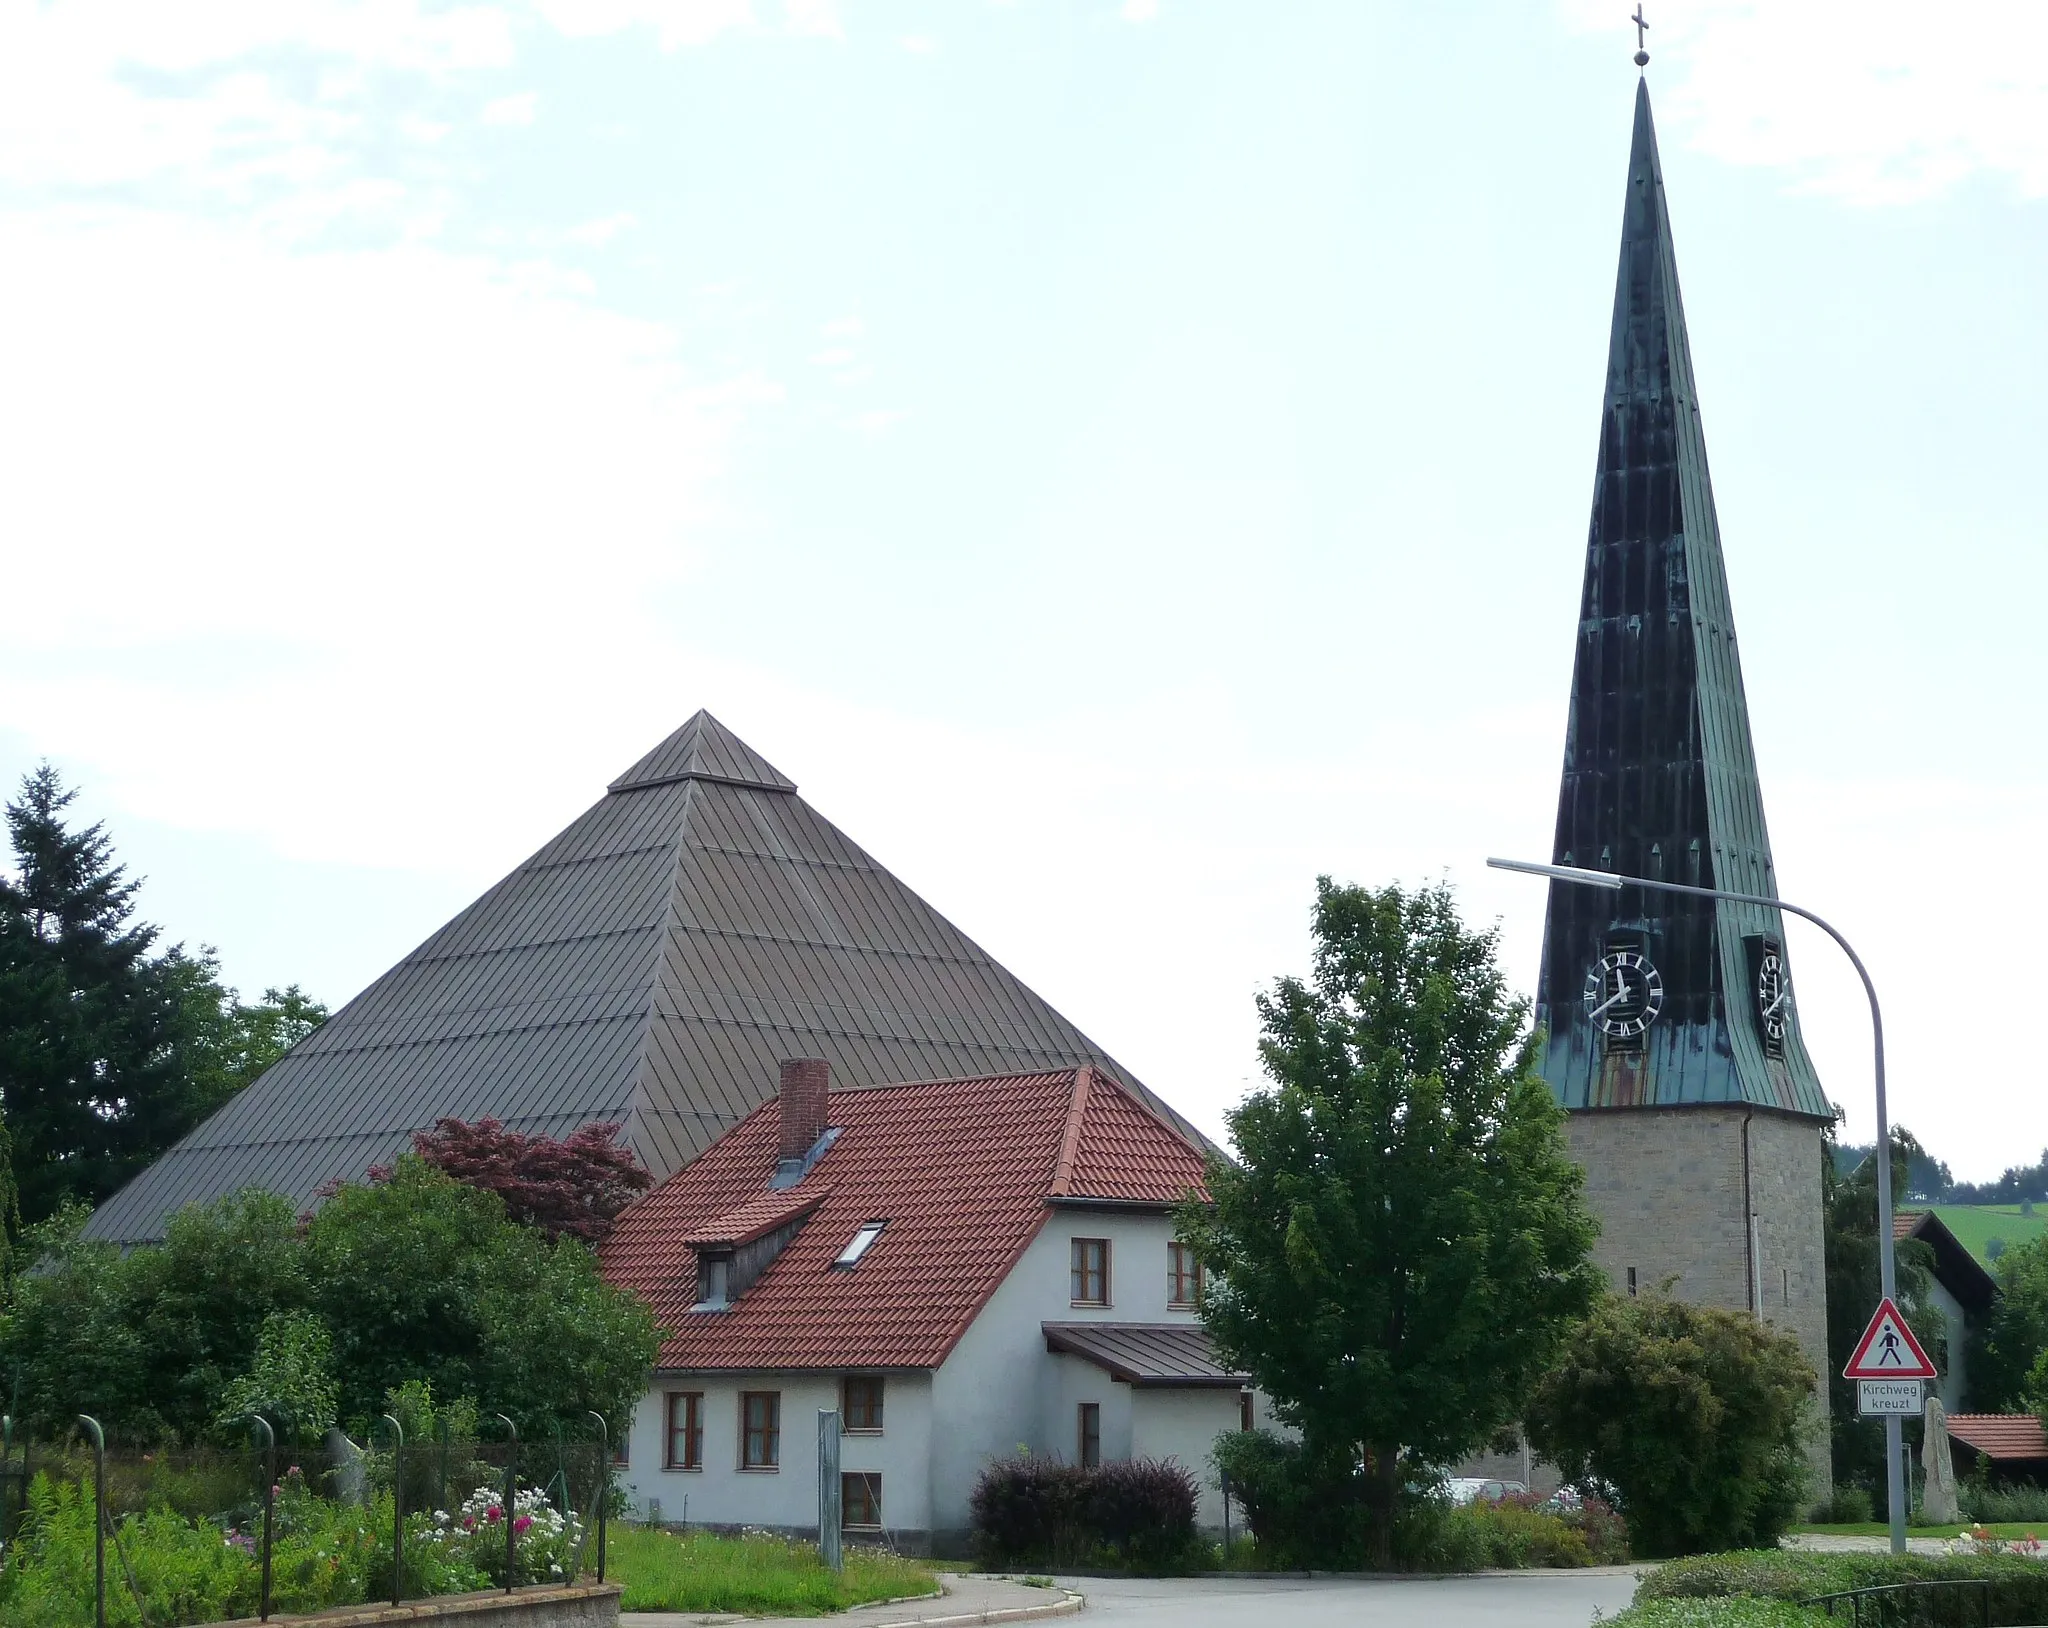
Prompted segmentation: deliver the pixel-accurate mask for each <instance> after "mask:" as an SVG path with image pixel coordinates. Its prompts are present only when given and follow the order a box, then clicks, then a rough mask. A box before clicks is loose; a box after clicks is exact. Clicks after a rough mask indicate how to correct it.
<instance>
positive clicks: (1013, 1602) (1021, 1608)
mask: <svg viewBox="0 0 2048 1628" xmlns="http://www.w3.org/2000/svg"><path fill="white" fill-rule="evenodd" d="M939 1582H940V1584H941V1585H942V1586H943V1587H944V1588H945V1591H946V1592H945V1593H944V1594H942V1595H938V1596H935V1597H934V1598H932V1599H929V1600H898V1601H896V1602H894V1603H893V1604H886V1605H861V1606H855V1607H854V1608H853V1610H851V1611H846V1612H842V1613H840V1614H839V1615H838V1616H833V1617H739V1616H731V1615H704V1614H701V1613H698V1612H691V1611H628V1612H624V1613H622V1614H621V1615H620V1617H619V1624H620V1628H709V1625H712V1624H719V1623H749V1624H752V1625H753V1628H819V1625H820V1624H821V1623H845V1624H846V1625H847V1628H913V1625H914V1628H968V1625H969V1624H975V1623H1000V1622H1035V1621H1037V1620H1038V1619H1040V1618H1042V1617H1068V1616H1072V1615H1073V1614H1074V1613H1075V1612H1077V1611H1079V1610H1080V1609H1081V1607H1082V1605H1083V1603H1084V1602H1083V1600H1082V1598H1081V1596H1080V1595H1078V1594H1073V1593H1069V1592H1068V1591H1067V1590H1065V1589H1061V1588H1031V1587H1028V1586H1027V1585H1025V1584H1023V1583H1017V1582H1012V1581H1010V1580H1009V1579H1008V1578H1003V1577H976V1576H960V1575H958V1574H956V1573H953V1572H940V1573H939Z"/></svg>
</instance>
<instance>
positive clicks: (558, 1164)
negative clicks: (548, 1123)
mask: <svg viewBox="0 0 2048 1628" xmlns="http://www.w3.org/2000/svg"><path fill="white" fill-rule="evenodd" d="M618 1134H619V1127H618V1126H616V1125H585V1126H582V1127H581V1128H580V1129H578V1130H577V1131H575V1132H574V1133H573V1134H571V1135H570V1136H569V1137H568V1138H567V1139H566V1140H564V1141H556V1140H555V1139H554V1138H553V1137H549V1136H529V1135H526V1134H524V1133H522V1132H520V1131H512V1130H507V1129H506V1128H505V1127H504V1126H503V1125H502V1124H500V1123H499V1122H498V1121H497V1120H495V1119H480V1120H478V1121H477V1122H476V1123H475V1124H473V1125H471V1124H466V1123H464V1122H463V1121H462V1120H460V1119H442V1120H438V1121H436V1122H435V1125H434V1128H433V1129H432V1130H430V1131H420V1132H417V1133H416V1134H415V1135H414V1136H413V1139H412V1145H413V1151H414V1152H415V1153H417V1154H418V1155H419V1156H420V1157H421V1158H422V1159H424V1160H426V1161H427V1163H428V1164H430V1165H432V1166H434V1168H435V1169H437V1170H441V1171H445V1172H446V1173H447V1174H448V1175H450V1176H453V1177H454V1178H455V1179H456V1180H457V1181H460V1182H467V1183H468V1184H469V1185H470V1186H472V1187H481V1188H483V1189H484V1190H485V1191H486V1192H491V1193H496V1194H497V1195H498V1197H499V1198H500V1199H502V1200H503V1201H504V1204H505V1213H506V1214H507V1215H508V1216H510V1217H511V1218H512V1219H513V1220H514V1221H518V1222H522V1223H524V1224H525V1225H527V1226H531V1227H538V1228H539V1229H540V1230H541V1231H542V1232H544V1233H546V1234H547V1235H548V1236H549V1237H550V1238H561V1237H570V1238H581V1239H582V1240H583V1241H584V1242H585V1243H589V1244H596V1243H600V1242H602V1241H603V1239H604V1237H605V1235H606V1234H607V1233H609V1232H610V1231H611V1227H612V1222H613V1220H614V1219H615V1218H616V1217H617V1216H618V1213H619V1212H620V1211H621V1210H623V1209H624V1208H625V1207H626V1206H627V1205H628V1204H630V1203H632V1202H633V1200H634V1199H636V1198H638V1197H639V1196H640V1195H641V1194H642V1193H644V1192H646V1191H647V1189H648V1187H649V1186H650V1185H651V1183H652V1181H653V1178H652V1177H651V1176H649V1175H648V1173H647V1172H646V1171H645V1170H644V1169H642V1168H641V1166H640V1164H639V1161H638V1160H636V1159H635V1158H634V1157H633V1150H632V1149H631V1148H627V1147H621V1146H620V1145H619V1143H618Z"/></svg>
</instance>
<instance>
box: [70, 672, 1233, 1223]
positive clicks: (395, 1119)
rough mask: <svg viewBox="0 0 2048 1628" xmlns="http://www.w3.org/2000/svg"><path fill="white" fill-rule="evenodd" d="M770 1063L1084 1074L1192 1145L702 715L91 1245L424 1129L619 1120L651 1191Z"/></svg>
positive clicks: (154, 1169)
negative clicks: (472, 1123)
mask: <svg viewBox="0 0 2048 1628" xmlns="http://www.w3.org/2000/svg"><path fill="white" fill-rule="evenodd" d="M785 1057H822V1058H824V1059H826V1060H827V1061H828V1062H829V1063H830V1064H831V1065H832V1078H833V1083H834V1084H835V1086H841V1085H844V1086H861V1085H879V1084H884V1083H889V1082H895V1081H904V1080H921V1079H956V1078H961V1077H965V1076H971V1075H988V1074H1000V1073H1020V1074H1021V1073H1035V1072H1040V1071H1043V1070H1046V1069H1057V1068H1065V1067H1071V1066H1073V1065H1075V1064H1078V1063H1087V1062H1099V1063H1104V1064H1107V1065H1108V1066H1109V1067H1110V1068H1111V1069H1112V1070H1113V1071H1114V1072H1115V1073H1116V1075H1117V1076H1118V1078H1120V1079H1122V1080H1124V1081H1126V1082H1130V1083H1131V1084H1132V1088H1133V1089H1134V1090H1137V1091H1139V1092H1140V1093H1141V1094H1142V1095H1144V1096H1145V1097H1146V1099H1147V1101H1148V1102H1151V1103H1152V1104H1153V1105H1154V1106H1155V1107H1157V1108H1158V1109H1159V1110H1160V1112H1161V1113H1162V1114H1164V1115H1165V1116H1166V1117H1167V1118H1168V1119H1169V1120H1171V1121H1172V1122H1173V1123H1175V1124H1177V1125H1181V1126H1182V1128H1183V1129H1186V1128H1187V1127H1186V1125H1185V1122H1184V1121H1181V1120H1180V1119H1179V1118H1178V1116H1177V1115H1174V1114H1173V1113H1172V1111H1171V1110H1170V1109H1168V1108H1166V1107H1165V1105H1164V1104H1162V1103H1159V1102H1158V1101H1157V1099H1156V1098H1153V1097H1152V1096H1151V1095H1150V1093H1148V1092H1145V1091H1144V1089H1143V1087H1140V1086H1137V1085H1136V1084H1135V1082H1132V1079H1131V1074H1130V1072H1129V1071H1128V1070H1127V1069H1124V1068H1123V1067H1121V1066H1120V1065H1118V1064H1116V1063H1114V1062H1113V1061H1112V1060H1111V1059H1110V1058H1109V1057H1108V1056H1107V1055H1106V1054H1105V1053H1104V1052H1103V1051H1102V1049H1101V1048H1100V1047H1099V1046H1097V1045H1096V1044H1095V1043H1094V1042H1093V1041H1091V1040H1090V1039H1089V1038H1088V1037H1087V1036H1086V1035H1084V1034H1082V1033H1081V1031H1080V1030H1078V1029H1077V1028H1075V1027H1074V1025H1073V1024H1071V1023H1069V1022H1068V1021H1067V1020H1066V1019H1065V1018H1063V1017H1061V1016H1060V1014H1059V1013H1057V1012H1055V1011H1054V1010H1053V1009H1052V1008H1051V1007H1050V1006H1048V1005H1047V1004H1046V1003H1045V1002H1044V1001H1043V1000H1041V999H1040V998H1039V997H1038V996H1037V995H1035V994H1033V993H1032V992H1031V991H1030V990H1029V989H1027V988H1026V987H1025V986H1024V985H1023V984H1022V983H1020V982H1019V981H1018V980H1017V979H1016V978H1015V977H1013V976H1012V975H1011V974H1010V973H1009V972H1007V971H1005V970H1004V969H1003V968H1002V967H1001V966H999V965H997V964H996V962H995V961H994V960H993V959H991V958H990V956H989V955H988V953H987V952H986V951H985V950H983V949H982V948H981V947H980V946H979V945H977V944H975V943H974V942H973V940H971V939H970V938H968V937H967V935H966V934H965V933H962V932H961V931H960V930H959V929H958V928H957V927H955V926H954V925H953V924H952V923H951V922H949V921H947V920H946V919H945V917H943V916H941V915H940V914H939V913H938V912H937V911H936V910H934V909H933V908H932V907H931V906H930V905H928V904H926V903H925V902H924V900H922V899H920V898H919V897H918V896H917V895H916V894H915V893H913V892H911V890H910V889H909V888H908V887H906V886H904V884H903V883H902V882H900V881H898V880H897V879H896V878H895V877H894V876H892V875H890V873H889V872H888V871H886V870H884V869H883V868H882V867H881V866H880V865H879V864H877V863H876V862H875V861H874V860H873V859H872V858H870V857H869V856H868V855H867V854H866V853H864V852H863V851H862V850H861V849H860V848H858V847H856V846H855V845H854V844H853V843H852V842H851V841H849V840H848V839H847V838H846V837H845V836H844V835H843V834H842V833H841V832H840V831H839V830H837V829H836V828H835V827H834V826H833V825H832V824H831V822H830V821H828V820H826V819H825V818H824V817H823V816H821V815H820V814H819V813H818V812H817V811H816V810H815V809H813V808H812V807H811V806H810V805H809V804H808V803H806V802H805V801H804V800H803V799H802V798H801V797H799V796H797V794H796V785H795V783H794V782H793V781H791V780H790V779H788V778H787V777H786V776H784V775H782V774H781V773H779V772H778V771H777V770H776V769H775V767H774V766H773V765H772V764H770V763H769V762H768V761H767V760H766V759H764V758H763V757H761V756H760V755H759V754H758V753H757V752H755V751H754V750H753V749H752V748H751V747H749V746H747V745H746V743H745V742H743V741H741V740H740V739H739V738H738V737H737V736H735V735H734V734H733V733H732V732H731V731H730V730H728V729H726V728H725V727H724V726H723V725H722V724H720V723H719V722H718V721H717V720H716V719H715V718H713V717H712V716H711V715H710V714H709V713H706V712H700V713H698V714H697V715H696V716H695V717H694V718H692V719H691V720H690V721H689V722H688V723H687V724H685V725H684V726H683V727H682V728H681V729H679V730H677V731H676V732H675V733H674V734H673V735H671V736H669V737H668V739H666V740H664V741H663V742H662V743H661V744H660V745H659V746H657V747H655V748H654V750H653V751H651V752H649V753H648V754H647V755H646V756H645V757H643V758H642V759H641V760H640V761H639V762H638V763H636V764H634V765H633V767H632V768H630V769H628V770H627V771H626V772H625V773H624V774H622V775H621V776H619V778H618V779H617V780H615V781H613V782H612V784H611V787H610V788H609V790H608V791H607V792H606V794H605V796H604V797H603V798H602V799H600V800H599V801H598V803H597V804H596V805H595V806H593V807H592V808H590V809H589V810H588V811H587V812H586V813H584V814H583V815H582V816H581V817H580V818H578V819H577V820H576V821H575V823H573V824H572V825H570V826H569V828H568V829H567V830H565V831H563V832H562V833H561V834H560V835H559V836H557V837H556V838H555V839H554V840H553V841H551V842H549V843H548V844H547V845H546V846H545V847H543V848H542V849H541V850H540V851H539V852H538V853H536V854H535V855H534V856H533V857H532V858H531V859H529V860H527V861H526V863H524V864H523V865H521V866H520V867H519V868H518V869H517V870H515V871H513V872H512V874H511V875H509V876H507V877H506V878H505V879H504V880H503V881H501V882H499V883H498V884H497V885H496V886H495V887H493V888H491V889H490V890H489V891H488V892H486V893H485V894H484V895H483V897H482V898H480V899H478V900H477V901H476V902H475V903H474V904H472V905H471V906H470V907H469V908H468V909H466V910H464V911H463V912H462V913H461V914H460V915H458V916H456V917H455V919H454V920H453V921H451V922H449V923H448V924H447V925H446V926H445V927H443V928H442V929H441V930H440V931H439V932H437V933H435V934H434V935H433V936H432V937H430V938H429V939H428V940H427V941H426V942H425V943H424V944H422V945H420V947H419V948H418V949H416V950H414V951H413V953H412V954H411V955H409V956H407V957H406V958H405V959H404V960H403V961H401V962H400V963H399V964H398V965H397V966H395V967H393V968H392V969H391V970H390V971H389V972H387V973H385V974H384V976H383V977H381V978H379V979H378V980H377V981H376V982H375V983H373V984H371V985H370V987H369V988H367V989H366V990H364V991H363V992H362V994H360V995H358V996H357V997H356V998H355V999H354V1000H352V1001H350V1002H349V1003H348V1005H346V1006H344V1007H343V1008H342V1009H341V1010H340V1011H339V1012H337V1013H335V1015H334V1016H333V1017H332V1018H330V1019H329V1020H328V1021H327V1023H326V1024H324V1025H323V1026H322V1027H321V1028H319V1029H318V1030H316V1031H315V1032H314V1033H313V1034H311V1035H309V1036H308V1037H307V1038H306V1039H305V1040H304V1041H302V1042H301V1043H300V1044H299V1045H298V1046H296V1047H295V1048H293V1050H292V1051H291V1053H290V1054H289V1055H287V1056H286V1057H284V1058H283V1059H281V1060H280V1061H279V1062H278V1063H277V1064H276V1065H275V1066H274V1067H272V1068H271V1069H269V1070H268V1071H267V1072H266V1073H265V1074H264V1075H263V1076H262V1077H261V1078H260V1079H258V1080H257V1081H255V1083H254V1084H252V1085H250V1086H249V1087H248V1089H247V1090H245V1091H243V1092H242V1093H241V1094H240V1095H239V1096H237V1097H236V1098H235V1099H234V1100H233V1101H231V1102H230V1103H228V1104H227V1105H226V1106H225V1107H223V1108H222V1109H221V1110H220V1111H219V1112H217V1113H216V1114H214V1115H213V1117H212V1118H210V1119H208V1120H207V1121H206V1122H205V1123H204V1124H202V1125H200V1126H199V1127H198V1128H197V1129H196V1130H194V1131H192V1132H191V1133H190V1134H189V1135H188V1136H186V1137H185V1138H184V1140H182V1141H181V1142H179V1143H178V1144H177V1145H176V1146H175V1147H173V1148H172V1149H171V1150H170V1151H169V1152H168V1153H166V1154H165V1155H164V1156H163V1158H161V1159H159V1160H158V1161H157V1162H156V1164H154V1165H153V1166H151V1167H150V1169H148V1170H147V1171H145V1172H144V1173H143V1174H142V1175H140V1176H138V1177H137V1178H136V1179H135V1180H134V1181H132V1182H130V1183H129V1184H128V1185H127V1186H126V1187H124V1188H123V1189H121V1191H120V1192H118V1193H116V1194H115V1195H114V1196H113V1197H112V1198H110V1199H108V1200H107V1202H106V1203H105V1204H103V1205H102V1206H100V1208H99V1210H98V1212H97V1213H95V1215H94V1216H93V1218H92V1221H91V1224H90V1226H89V1229H88V1230H89V1232H90V1234H91V1235H92V1236H94V1237H100V1238H109V1239H116V1240H120V1241H122V1242H138V1241H144V1240H148V1239H153V1238H157V1237H160V1236H161V1235H162V1232H163V1228H164V1223H165V1221H166V1220H167V1219H168V1217H169V1216H170V1215H171V1214H172V1213H174V1212H175V1211H176V1210H177V1209H179V1208H180V1207H181V1206H183V1205H185V1204H189V1203H192V1202H194V1201H206V1200H209V1199H213V1198H217V1197H219V1196H221V1195H222V1194H225V1193H229V1192H232V1191H234V1190H236V1189H237V1188H241V1187H246V1186H258V1187H265V1188H269V1189H271V1190H273V1191H276V1192H279V1193H283V1194H285V1195H286V1196H288V1197H289V1198H291V1199H292V1200H293V1201H294V1202H296V1203H300V1204H310V1203H312V1202H313V1200H314V1197H315V1194H316V1191H317V1189H318V1188H319V1187H320V1186H321V1185H322V1184H323V1183H325V1182H327V1181H329V1180H332V1179H333V1178H335V1177H344V1178H348V1177H356V1176H360V1175H361V1174H362V1173H363V1171H364V1170H365V1169H366V1168H367V1167H368V1166H370V1165H372V1164H378V1163H384V1162H388V1161H389V1160H391V1159H392V1158H393V1157H395V1156H396V1155H397V1154H398V1153H399V1152H400V1151H402V1150H403V1149H404V1148H405V1147H406V1146H407V1145H408V1144H409V1141H410V1138H411V1136H412V1133H413V1132H414V1131H416V1130H420V1129H424V1128H426V1127H428V1126H431V1125H432V1124H433V1123H434V1121H435V1120H436V1119H438V1118H440V1117H442V1116H444V1115H453V1116H455V1117H457V1118H461V1119H468V1120H475V1119H479V1118H482V1117H484V1116H485V1115H490V1116H493V1117H495V1118H497V1119H500V1120H503V1121H504V1122H505V1123H506V1124H507V1125H509V1126H512V1127H513V1128H515V1129H518V1130H522V1131H527V1132H539V1133H545V1134H547V1135H551V1136H565V1135H567V1134H568V1133H569V1132H570V1131H572V1130H574V1129H575V1128H576V1127H577V1126H579V1125H584V1124H588V1123H590V1122H592V1121H617V1122H619V1123H620V1124H622V1125H623V1126H624V1131H623V1140H625V1141H626V1142H628V1143H630V1144H631V1146H632V1147H633V1149H634V1150H635V1151H636V1152H637V1153H638V1154H639V1156H640V1158H641V1160H642V1161H643V1162H644V1163H645V1164H646V1166H647V1167H648V1169H649V1170H651V1171H652V1172H653V1173H654V1175H655V1178H656V1179H657V1180H660V1179H661V1178H664V1177H666V1176H668V1175H669V1174H670V1173H671V1172H672V1171H674V1170H676V1169H677V1168H679V1167H680V1166H682V1165H683V1164H685V1163H687V1162H688V1161H689V1160H690V1159H692V1158H694V1157H695V1156H696V1154H697V1153H698V1152H700V1151H701V1150H702V1149H704V1148H705V1147H707V1146H709V1145H710V1144H711V1143H712V1142H713V1141H715V1140H716V1139H717V1138H718V1137H719V1136H720V1135H722V1134H723V1133H724V1132H725V1131H726V1130H728V1129H730V1128H731V1127H732V1126H733V1125H735V1124H737V1123H738V1122H739V1121H740V1120H741V1119H742V1118H743V1117H745V1115H746V1114H747V1113H748V1111H749V1110H751V1109H752V1108H753V1107H755V1105H756V1104H758V1103H760V1102H761V1101H763V1100H764V1099H765V1098H767V1097H769V1096H771V1095H773V1094H774V1091H775V1088H776V1081H777V1065H778V1063H779V1061H780V1060H781V1059H783V1058H785ZM1190 1134H1195V1133H1193V1132H1190Z"/></svg>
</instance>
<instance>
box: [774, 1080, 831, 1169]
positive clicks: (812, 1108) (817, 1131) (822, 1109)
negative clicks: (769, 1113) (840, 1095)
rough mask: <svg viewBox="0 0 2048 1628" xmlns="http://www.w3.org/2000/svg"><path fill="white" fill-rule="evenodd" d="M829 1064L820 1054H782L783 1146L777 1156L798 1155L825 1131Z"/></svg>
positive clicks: (829, 1085) (809, 1149)
mask: <svg viewBox="0 0 2048 1628" xmlns="http://www.w3.org/2000/svg"><path fill="white" fill-rule="evenodd" d="M831 1088H832V1065H831V1064H829V1063H827V1062H826V1061H825V1060H824V1059H823V1058H819V1057H792V1058H785V1059H784V1060H783V1064H782V1089H781V1093H780V1095H781V1100H782V1148H781V1151H780V1152H779V1153H778V1154H777V1155H776V1157H777V1158H778V1159H801V1158H802V1157H803V1156H804V1155H805V1154H806V1153H808V1152H810V1151H811V1149H812V1147H813V1146H814V1145H816V1143H817V1140H818V1138H819V1137H821V1136H823V1135H824V1134H825V1115H826V1111H827V1109H826V1093H827V1092H828V1091H829V1090H831Z"/></svg>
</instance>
